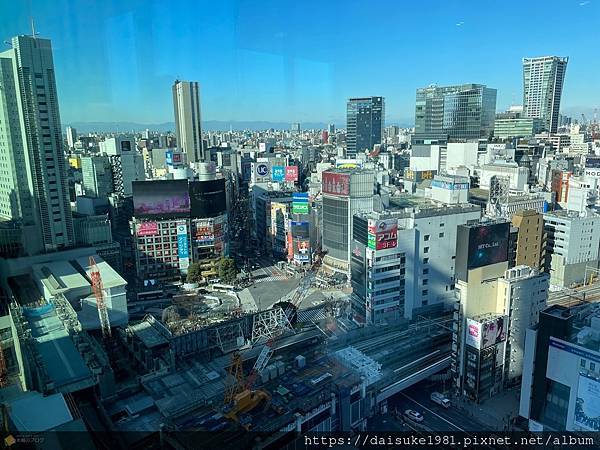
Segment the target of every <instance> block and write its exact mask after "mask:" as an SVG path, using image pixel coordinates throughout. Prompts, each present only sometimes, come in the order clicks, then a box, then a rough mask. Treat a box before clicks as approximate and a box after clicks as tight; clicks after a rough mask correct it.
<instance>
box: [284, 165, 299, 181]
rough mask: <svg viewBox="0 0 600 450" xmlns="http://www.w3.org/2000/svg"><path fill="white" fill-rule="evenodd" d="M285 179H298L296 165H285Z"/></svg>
mask: <svg viewBox="0 0 600 450" xmlns="http://www.w3.org/2000/svg"><path fill="white" fill-rule="evenodd" d="M285 181H298V166H285Z"/></svg>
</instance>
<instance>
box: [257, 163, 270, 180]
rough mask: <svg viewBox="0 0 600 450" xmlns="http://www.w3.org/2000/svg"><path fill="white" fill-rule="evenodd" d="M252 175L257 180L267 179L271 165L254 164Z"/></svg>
mask: <svg viewBox="0 0 600 450" xmlns="http://www.w3.org/2000/svg"><path fill="white" fill-rule="evenodd" d="M254 175H255V179H257V180H263V179H269V178H270V176H271V165H270V164H269V163H268V162H257V163H254Z"/></svg>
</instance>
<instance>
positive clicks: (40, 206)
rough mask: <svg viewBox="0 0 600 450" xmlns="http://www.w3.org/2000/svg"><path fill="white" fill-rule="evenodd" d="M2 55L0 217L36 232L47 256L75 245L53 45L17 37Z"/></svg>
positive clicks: (32, 38) (34, 38)
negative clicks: (13, 220) (20, 223)
mask: <svg viewBox="0 0 600 450" xmlns="http://www.w3.org/2000/svg"><path fill="white" fill-rule="evenodd" d="M11 47H12V48H10V49H9V50H6V51H4V52H2V53H0V84H1V85H2V87H3V88H2V90H1V91H0V117H1V120H0V154H2V155H3V157H2V158H1V161H2V162H0V164H1V165H2V169H3V170H2V173H3V182H2V183H1V184H0V186H1V187H0V216H2V217H4V218H7V219H20V220H22V221H23V223H24V224H25V225H26V226H32V230H31V231H32V233H31V238H32V239H33V238H34V236H36V237H37V236H38V235H39V237H40V239H39V241H40V245H39V246H38V248H39V250H41V251H56V250H61V249H65V248H67V247H71V246H72V245H73V243H74V233H73V219H72V216H71V209H70V204H69V191H68V184H67V176H66V168H65V164H66V159H65V157H64V154H63V143H62V128H61V124H60V113H59V107H58V98H57V92H56V79H55V74H54V62H53V57H52V46H51V43H50V41H49V40H48V39H41V38H37V37H34V36H17V37H14V38H13V39H12V41H11Z"/></svg>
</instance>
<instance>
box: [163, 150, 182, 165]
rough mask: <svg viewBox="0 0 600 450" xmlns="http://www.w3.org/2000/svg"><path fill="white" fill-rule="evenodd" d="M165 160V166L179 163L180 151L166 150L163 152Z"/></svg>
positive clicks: (180, 161)
mask: <svg viewBox="0 0 600 450" xmlns="http://www.w3.org/2000/svg"><path fill="white" fill-rule="evenodd" d="M165 160H166V163H167V166H173V165H177V164H181V163H182V162H183V155H182V154H181V152H176V151H173V150H167V152H166V153H165Z"/></svg>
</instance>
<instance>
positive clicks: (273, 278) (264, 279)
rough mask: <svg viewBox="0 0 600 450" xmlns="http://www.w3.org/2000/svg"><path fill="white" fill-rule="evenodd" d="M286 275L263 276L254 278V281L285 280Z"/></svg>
mask: <svg viewBox="0 0 600 450" xmlns="http://www.w3.org/2000/svg"><path fill="white" fill-rule="evenodd" d="M287 279H288V277H287V276H285V275H269V276H268V277H263V278H254V280H253V282H254V283H264V282H265V281H284V280H287Z"/></svg>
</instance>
